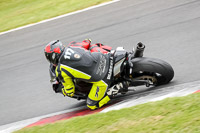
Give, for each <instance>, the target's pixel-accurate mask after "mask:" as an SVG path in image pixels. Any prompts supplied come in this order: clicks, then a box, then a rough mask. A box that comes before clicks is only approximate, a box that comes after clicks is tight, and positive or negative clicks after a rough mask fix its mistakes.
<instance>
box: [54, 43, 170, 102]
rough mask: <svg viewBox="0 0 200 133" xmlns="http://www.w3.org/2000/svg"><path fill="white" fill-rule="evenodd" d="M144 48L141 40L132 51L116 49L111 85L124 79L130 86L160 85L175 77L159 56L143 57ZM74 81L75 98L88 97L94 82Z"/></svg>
mask: <svg viewBox="0 0 200 133" xmlns="http://www.w3.org/2000/svg"><path fill="white" fill-rule="evenodd" d="M144 49H145V45H144V44H143V43H141V42H140V43H138V44H137V45H136V47H135V48H133V49H132V51H131V52H126V50H124V49H123V47H118V48H117V49H116V50H114V53H113V72H112V74H113V80H112V83H111V86H112V85H114V84H117V83H120V82H122V81H126V82H128V83H129V84H128V86H129V87H137V86H142V85H144V86H146V87H150V86H159V85H163V84H167V83H169V82H170V81H171V80H172V79H173V77H174V70H173V68H172V66H171V65H170V64H169V63H167V62H166V61H163V60H160V59H157V58H149V57H143V53H144ZM110 52H112V51H110ZM108 71H109V70H108ZM51 75H52V74H51ZM53 75H55V74H53ZM74 82H75V94H74V96H73V98H76V99H77V100H81V99H86V98H87V97H88V94H89V92H90V89H91V87H92V84H91V83H87V82H85V81H81V80H76V81H74ZM129 91H132V89H127V88H124V89H120V90H119V92H118V94H126V93H127V92H129Z"/></svg>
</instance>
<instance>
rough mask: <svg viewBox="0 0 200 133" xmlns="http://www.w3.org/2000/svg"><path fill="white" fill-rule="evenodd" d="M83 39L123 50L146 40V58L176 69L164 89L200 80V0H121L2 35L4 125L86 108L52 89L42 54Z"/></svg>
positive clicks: (0, 119)
mask: <svg viewBox="0 0 200 133" xmlns="http://www.w3.org/2000/svg"><path fill="white" fill-rule="evenodd" d="M85 38H91V39H92V40H93V42H102V43H104V44H107V45H110V46H113V47H114V48H116V47H117V46H124V48H125V49H131V48H132V46H133V45H135V44H136V43H137V42H139V41H141V42H143V43H144V44H146V50H145V56H148V57H156V58H160V59H163V60H165V61H167V62H169V63H170V64H171V65H172V66H173V68H174V70H175V77H174V80H173V82H171V83H170V84H168V85H165V86H172V85H176V84H181V83H186V82H191V81H196V80H200V63H199V61H200V60H199V57H200V52H199V51H200V44H199V43H200V1H199V0H167V1H166V0H121V1H119V2H116V3H113V4H111V5H107V6H104V7H100V8H96V9H92V10H89V11H86V12H82V13H79V14H75V15H72V16H68V17H65V18H61V19H59V20H54V21H50V22H47V23H43V24H39V25H36V26H33V27H30V28H26V29H22V30H19V31H15V32H11V33H7V34H3V35H1V36H0V47H1V48H0V62H1V65H0V74H1V79H0V89H1V92H0V125H4V124H8V123H11V122H15V121H20V120H24V119H28V118H32V117H36V116H40V115H45V114H49V113H53V112H58V111H63V110H66V109H71V108H75V107H78V106H84V105H85V102H84V101H77V100H74V99H70V98H65V97H63V96H61V95H59V94H55V93H54V92H53V91H52V89H51V86H50V84H49V73H48V62H47V61H46V60H45V57H44V54H43V48H44V46H45V45H46V43H48V42H49V41H51V40H54V39H60V40H61V41H62V42H65V43H66V44H67V43H69V42H70V41H72V40H76V41H82V40H83V39H85ZM126 98H131V96H128V97H126Z"/></svg>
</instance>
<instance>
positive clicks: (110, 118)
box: [15, 93, 200, 133]
mask: <svg viewBox="0 0 200 133" xmlns="http://www.w3.org/2000/svg"><path fill="white" fill-rule="evenodd" d="M199 101H200V93H197V94H191V95H189V96H185V97H176V98H168V99H165V100H162V101H157V102H151V103H146V104H142V105H137V106H134V107H131V108H126V109H121V110H118V111H110V112H108V113H99V114H93V115H88V116H82V117H76V118H72V119H69V120H63V121H59V122H56V123H53V124H47V125H43V126H36V127H32V128H25V129H22V130H19V131H17V132H15V133H79V132H80V133H102V132H104V133H110V132H114V133H122V132H124V133H133V132H136V133H161V132H162V133H164V132H166V133H174V132H176V133H199V132H200V116H199V114H200V102H199Z"/></svg>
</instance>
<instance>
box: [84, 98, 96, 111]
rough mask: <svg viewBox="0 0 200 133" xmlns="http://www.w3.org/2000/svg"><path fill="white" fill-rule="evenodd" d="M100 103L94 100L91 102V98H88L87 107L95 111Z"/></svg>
mask: <svg viewBox="0 0 200 133" xmlns="http://www.w3.org/2000/svg"><path fill="white" fill-rule="evenodd" d="M98 102H99V101H94V100H91V99H90V98H89V97H88V98H87V101H86V103H87V107H88V108H89V109H91V110H95V109H97V108H98Z"/></svg>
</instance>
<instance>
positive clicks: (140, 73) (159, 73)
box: [131, 57, 174, 86]
mask: <svg viewBox="0 0 200 133" xmlns="http://www.w3.org/2000/svg"><path fill="white" fill-rule="evenodd" d="M131 61H132V63H133V73H132V78H134V79H138V78H142V79H143V80H151V81H152V83H153V85H156V86H157V85H163V84H167V83H169V82H170V81H171V80H172V79H173V77H174V70H173V68H172V66H171V65H170V64H169V63H167V62H165V61H163V60H160V59H156V58H148V57H139V58H133V59H132V60H131Z"/></svg>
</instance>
